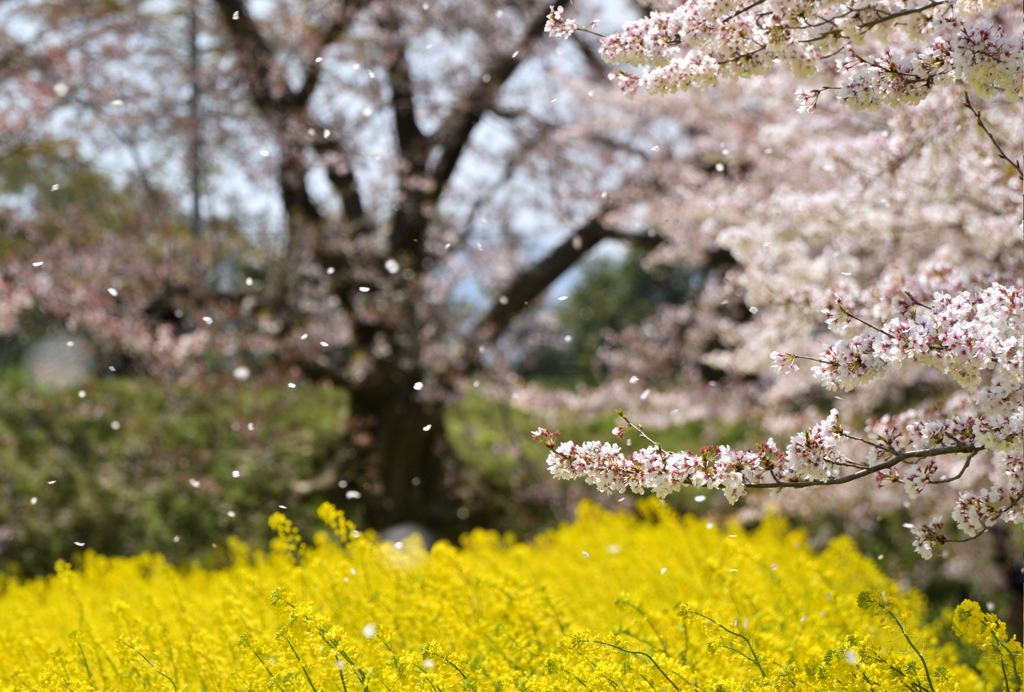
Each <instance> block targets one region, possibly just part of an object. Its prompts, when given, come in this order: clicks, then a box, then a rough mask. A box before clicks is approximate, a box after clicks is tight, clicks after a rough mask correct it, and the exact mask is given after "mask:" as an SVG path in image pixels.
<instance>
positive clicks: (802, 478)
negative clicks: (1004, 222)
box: [534, 284, 1024, 558]
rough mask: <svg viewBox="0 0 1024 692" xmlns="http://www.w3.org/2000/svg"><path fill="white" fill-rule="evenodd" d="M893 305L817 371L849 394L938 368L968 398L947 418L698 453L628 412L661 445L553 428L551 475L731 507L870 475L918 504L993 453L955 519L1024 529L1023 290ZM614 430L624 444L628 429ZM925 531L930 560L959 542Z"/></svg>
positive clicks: (547, 435)
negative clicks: (753, 491)
mask: <svg viewBox="0 0 1024 692" xmlns="http://www.w3.org/2000/svg"><path fill="white" fill-rule="evenodd" d="M893 304H894V305H893V307H894V311H895V315H894V317H893V318H892V319H890V320H888V321H887V322H885V323H884V325H882V326H881V327H873V326H870V325H867V324H866V323H865V325H866V326H867V328H866V329H864V330H863V331H862V332H861V333H859V334H857V335H855V336H854V337H853V338H850V339H839V340H837V341H835V342H834V343H832V344H831V345H829V346H828V347H827V348H826V349H825V351H824V352H823V353H822V354H821V356H820V357H819V358H817V359H812V360H816V361H817V363H818V364H817V365H816V366H815V368H814V372H815V375H816V376H817V377H818V378H819V379H820V380H821V381H822V383H823V385H824V386H825V387H826V388H828V389H832V390H834V389H836V388H837V387H838V388H842V389H844V390H847V391H848V390H850V389H852V388H853V387H855V386H857V385H859V384H863V383H866V382H868V381H870V380H872V379H875V378H877V377H881V376H884V375H885V374H886V372H887V371H891V370H895V369H898V368H900V367H901V366H902V365H903V364H904V363H910V362H916V363H919V364H922V365H926V366H930V367H933V368H936V369H938V370H940V371H942V372H943V373H945V374H948V375H951V376H952V377H953V378H954V379H955V380H956V382H957V383H958V384H959V386H960V388H961V389H962V390H963V391H964V393H965V394H966V396H964V397H961V398H959V399H957V400H955V402H956V404H955V406H954V407H953V410H952V411H946V412H945V414H946V415H945V417H940V418H935V417H934V416H935V415H937V413H936V412H927V411H913V410H910V411H906V412H904V413H902V414H900V415H899V416H897V417H896V420H893V419H892V418H889V417H883V418H882V419H879V420H876V421H874V422H872V423H871V424H869V425H868V426H867V429H866V430H865V433H864V435H863V436H861V435H854V434H852V433H850V432H848V431H847V430H845V429H844V428H843V426H842V425H841V424H840V422H839V412H838V411H837V410H836V409H833V410H832V411H831V413H830V414H829V415H828V417H827V418H825V419H824V420H822V421H820V422H819V423H817V424H816V425H813V426H811V427H810V428H809V429H807V430H805V431H804V432H801V433H798V434H797V435H794V436H793V437H792V438H791V439H790V441H789V444H788V445H787V447H786V449H785V451H784V452H782V451H780V450H779V449H778V448H777V447H776V445H775V442H774V440H772V439H768V440H767V441H766V442H764V443H762V444H759V445H758V446H757V447H756V449H754V450H749V451H736V450H733V449H731V448H730V447H728V446H724V445H723V446H719V447H717V448H713V447H707V448H704V449H702V450H700V452H698V453H693V452H686V451H684V452H670V451H668V450H665V449H664V448H662V447H661V446H660V445H658V444H657V443H655V442H654V441H653V440H651V439H650V438H649V437H648V436H647V435H646V433H644V431H643V428H642V427H641V426H637V425H634V424H633V423H632V422H630V421H629V419H628V418H626V417H625V416H624V415H623V416H622V417H623V420H624V421H625V422H626V425H627V426H629V427H630V428H633V429H634V430H636V431H637V432H639V433H640V435H641V436H642V437H643V438H645V439H647V440H648V441H649V442H651V443H652V444H651V446H648V447H646V448H644V449H640V450H638V451H636V452H633V453H632V454H630V455H626V454H625V453H624V452H623V451H622V450H621V449H620V448H619V446H618V445H616V444H608V443H600V442H585V443H583V444H581V445H577V444H575V443H573V442H571V441H570V442H562V443H560V444H559V443H558V442H557V441H556V437H557V435H558V433H552V432H550V431H548V430H547V429H544V428H541V429H538V430H537V431H535V432H534V439H537V440H540V441H541V442H542V443H543V444H545V445H546V446H547V447H548V448H549V450H550V452H549V454H548V459H547V464H548V468H549V470H550V472H551V473H552V474H553V475H554V476H556V477H558V478H562V479H573V478H583V479H585V480H586V481H587V482H588V483H590V484H592V485H594V486H595V487H596V488H597V489H598V490H600V491H602V492H624V491H625V490H626V489H629V490H632V491H633V492H637V493H643V492H645V491H651V492H653V493H655V494H656V495H657V496H658V497H664V496H665V495H667V494H669V493H671V492H675V491H678V490H680V489H681V488H683V487H686V486H690V487H708V488H719V489H721V490H722V491H723V493H724V494H725V496H726V498H727V499H728V500H729V502H730V503H735V502H736V501H737V500H738V499H739V498H740V497H742V496H743V495H744V494H745V493H746V491H747V489H748V488H772V489H781V488H803V487H810V486H830V485H839V484H844V483H848V482H851V481H856V480H858V479H861V478H865V477H867V476H873V477H874V478H875V480H876V482H877V483H878V484H879V485H880V486H881V485H886V484H890V483H901V484H903V485H904V487H905V489H906V490H907V494H908V496H909V497H911V498H916V497H917V496H918V495H920V494H921V493H922V491H923V490H924V489H925V487H926V486H929V485H932V484H940V483H948V482H951V481H954V480H956V479H957V478H959V477H960V476H962V475H963V473H964V471H966V469H967V467H968V466H969V465H970V463H971V461H972V459H974V457H975V456H977V455H978V454H980V453H982V452H983V451H986V450H987V451H989V452H994V455H993V464H994V467H995V474H994V475H995V477H996V478H997V479H998V480H997V481H996V482H995V483H993V485H992V486H991V487H990V488H987V489H983V490H980V491H963V492H960V493H959V495H958V497H957V500H956V503H955V507H954V508H953V509H952V517H953V518H954V520H955V521H956V523H957V526H958V527H959V528H960V530H961V531H962V532H963V533H964V534H966V535H967V537H968V538H971V537H974V536H977V535H979V534H980V533H982V532H983V531H985V530H986V529H987V528H989V527H991V526H993V525H994V524H995V523H996V522H997V521H998V520H1000V519H1002V520H1003V521H1006V522H1010V523H1022V522H1024V514H1022V512H1021V502H1022V496H1024V489H1022V487H1024V482H1022V462H1021V452H1020V447H1021V445H1022V444H1024V367H1022V362H1024V343H1022V340H1024V320H1022V318H1021V315H1022V312H1024V288H1022V287H1020V286H1015V287H1007V286H1003V285H1000V284H992V285H991V286H989V287H988V288H987V289H984V290H982V291H978V292H973V293H971V292H963V293H960V294H958V295H956V296H952V295H949V294H938V293H937V294H936V295H935V296H934V299H933V303H932V305H925V304H923V303H921V302H918V301H917V300H913V299H910V298H909V297H897V298H896V299H894V301H893ZM837 305H838V307H837V309H836V310H835V311H834V312H829V322H830V326H835V327H836V328H839V327H840V326H842V325H841V324H840V323H844V322H847V321H850V320H858V318H856V317H855V316H854V315H852V314H851V313H850V312H849V311H847V310H846V309H845V308H843V307H842V303H841V302H837ZM858 321H859V320H858ZM772 357H773V360H774V361H775V362H776V367H779V368H781V369H787V368H789V369H792V368H793V367H795V366H794V361H795V360H796V358H797V356H793V355H792V354H779V353H773V354H772ZM620 415H622V414H621V411H620ZM612 432H613V433H614V434H615V435H617V436H620V437H621V435H622V432H623V428H621V427H617V428H615V429H614V430H613V431H612ZM847 450H853V451H850V452H849V453H848V451H847ZM940 457H955V458H958V459H959V458H962V459H963V461H962V467H961V469H960V472H959V473H958V474H957V475H956V476H955V477H953V478H950V477H949V476H948V474H940V473H939V466H938V464H937V463H936V458H940ZM915 536H916V539H915V549H916V550H917V551H918V552H919V553H920V554H921V555H922V556H924V557H926V558H927V557H930V556H931V553H932V548H933V547H934V546H935V545H936V544H942V543H945V542H948V541H950V540H953V539H950V538H949V537H947V536H946V535H945V534H943V533H942V523H941V521H932V522H931V523H929V524H926V525H922V526H921V527H917V528H916V529H915Z"/></svg>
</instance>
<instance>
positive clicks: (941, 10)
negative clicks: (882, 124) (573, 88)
mask: <svg viewBox="0 0 1024 692" xmlns="http://www.w3.org/2000/svg"><path fill="white" fill-rule="evenodd" d="M659 4H660V5H663V6H664V8H663V9H662V10H655V11H653V12H652V13H651V14H650V15H649V16H648V17H645V18H642V19H639V20H636V21H632V22H628V23H626V24H624V25H623V27H622V28H621V30H620V31H618V32H616V33H614V34H612V35H610V36H607V37H605V38H603V39H602V42H601V55H602V57H603V58H604V59H605V61H607V62H609V63H611V64H615V65H620V64H625V65H631V66H634V67H640V68H641V72H640V74H638V75H637V74H632V73H626V72H623V71H620V72H618V75H617V76H618V79H619V81H620V84H621V86H622V88H623V89H624V90H626V91H627V92H628V93H634V92H636V91H637V90H639V89H644V90H646V91H648V92H650V93H652V94H663V93H670V92H674V91H677V90H686V89H689V88H693V87H697V88H702V87H708V86H714V85H715V84H717V83H718V82H719V80H722V79H733V80H734V79H738V78H743V77H749V76H753V75H763V74H766V73H767V72H768V70H769V69H770V68H771V67H773V65H775V64H776V63H783V64H785V65H786V66H788V67H789V69H790V70H791V71H792V72H793V73H794V74H795V75H797V76H798V77H800V78H806V77H810V76H812V75H815V74H817V75H820V76H823V77H826V78H828V77H831V75H832V74H833V67H834V68H835V69H837V70H838V72H839V74H840V75H841V78H842V82H841V83H840V84H839V85H838V86H826V87H822V88H819V89H815V90H812V91H801V92H798V97H799V100H800V101H801V102H802V105H801V109H803V110H807V109H812V108H813V107H814V106H815V104H816V103H817V99H818V96H819V95H820V94H821V92H822V91H823V90H824V89H839V91H840V93H839V97H840V99H841V100H843V101H844V102H846V103H847V104H848V105H850V106H851V107H853V108H859V109H864V108H866V109H877V108H879V107H880V106H882V105H898V104H905V105H914V104H916V103H919V102H920V101H921V99H922V98H924V96H926V95H927V94H928V92H929V91H930V90H931V89H932V88H933V87H934V86H936V85H937V84H952V82H953V81H954V80H960V81H962V82H963V83H965V84H967V85H968V87H969V88H971V89H973V90H975V91H977V92H978V93H979V94H982V95H991V94H994V93H996V92H1002V93H1004V94H1006V95H1007V97H1008V98H1010V99H1011V100H1017V101H1019V100H1020V99H1021V88H1022V75H1024V44H1022V38H1021V35H1020V32H1019V28H1018V29H1017V30H1016V32H1015V33H1014V35H1012V36H1007V35H1006V33H1005V32H1004V30H1003V28H1002V27H1001V26H999V24H998V23H997V21H996V20H994V19H993V17H992V16H991V14H990V13H985V12H977V11H975V10H976V9H977V8H974V7H970V6H968V5H969V4H968V3H963V2H961V3H957V2H936V3H927V4H917V5H913V4H910V5H909V6H908V4H906V3H895V2H888V1H885V0H883V1H880V2H868V3H849V2H835V1H834V0H804V1H802V2H779V1H769V0H760V1H757V2H752V3H748V2H744V1H743V0H729V1H726V2H722V1H721V0H696V1H694V2H686V3H659ZM561 10H562V8H561V7H559V8H558V10H555V9H554V8H552V14H551V15H549V20H548V25H547V27H546V30H547V31H548V32H549V33H551V34H552V35H556V36H562V37H568V36H570V35H572V33H573V32H574V31H575V30H577V29H578V28H579V27H578V26H577V25H576V24H575V23H574V21H573V20H571V19H564V18H563V16H562V11H561ZM1018 13H1019V8H1018ZM1018 23H1019V22H1018ZM1011 25H1012V24H1011ZM881 41H885V42H886V43H887V44H888V45H886V46H885V47H882V46H880V45H879V43H880V42H881ZM836 56H839V57H838V58H836ZM612 77H613V78H614V77H615V75H612Z"/></svg>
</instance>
